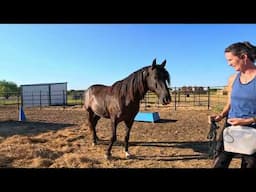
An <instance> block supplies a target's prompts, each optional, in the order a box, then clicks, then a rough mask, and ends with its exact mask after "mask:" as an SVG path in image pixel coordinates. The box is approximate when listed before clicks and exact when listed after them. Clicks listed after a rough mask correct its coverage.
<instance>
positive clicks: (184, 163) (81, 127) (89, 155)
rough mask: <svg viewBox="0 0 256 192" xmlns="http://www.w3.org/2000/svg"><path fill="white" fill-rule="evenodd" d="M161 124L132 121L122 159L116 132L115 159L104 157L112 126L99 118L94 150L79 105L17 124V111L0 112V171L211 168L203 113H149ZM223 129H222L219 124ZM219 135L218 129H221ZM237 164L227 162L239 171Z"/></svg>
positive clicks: (33, 114)
mask: <svg viewBox="0 0 256 192" xmlns="http://www.w3.org/2000/svg"><path fill="white" fill-rule="evenodd" d="M149 110H150V111H155V112H158V113H159V115H160V118H161V120H160V122H156V123H150V122H135V123H134V125H133V127H132V130H131V135H130V147H129V151H130V153H131V154H132V155H133V156H132V158H131V159H126V158H125V154H124V148H123V140H124V131H125V129H124V124H123V123H120V124H119V125H118V128H117V140H118V141H117V142H116V144H115V145H114V146H113V148H112V155H113V158H112V159H111V160H106V159H105V158H104V154H105V150H106V148H107V146H108V140H109V139H110V135H111V128H110V121H109V120H108V119H100V121H99V123H98V125H97V133H98V136H99V137H100V139H101V141H100V143H99V144H98V145H96V146H92V139H91V133H90V130H89V128H88V126H87V122H86V113H85V111H83V110H82V109H81V107H80V106H76V107H67V108H65V109H63V108H58V107H52V108H44V109H42V110H40V109H35V108H31V109H25V110H24V111H25V114H26V118H27V120H26V121H25V122H19V121H18V110H17V107H16V108H11V107H0V167H2V168H3V167H4V168H211V166H212V159H210V158H209V156H208V149H209V147H208V146H209V142H208V140H207V138H206V137H207V134H208V131H209V125H208V123H207V116H208V115H210V114H213V112H212V111H210V110H207V109H193V110H192V109H188V108H184V109H178V110H176V111H175V110H173V109H170V108H161V107H160V108H150V109H149ZM220 126H221V127H222V125H221V124H220ZM219 130H220V129H219ZM239 166H240V159H234V160H233V161H232V162H231V165H230V167H231V168H238V167H239Z"/></svg>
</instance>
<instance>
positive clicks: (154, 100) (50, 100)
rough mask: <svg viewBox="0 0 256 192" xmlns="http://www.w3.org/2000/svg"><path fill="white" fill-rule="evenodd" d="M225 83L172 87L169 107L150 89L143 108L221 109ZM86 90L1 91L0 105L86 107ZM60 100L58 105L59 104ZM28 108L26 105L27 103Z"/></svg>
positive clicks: (225, 93) (143, 100)
mask: <svg viewBox="0 0 256 192" xmlns="http://www.w3.org/2000/svg"><path fill="white" fill-rule="evenodd" d="M225 89H226V87H225V86H215V87H171V88H170V94H171V103H170V104H169V105H167V106H163V105H161V103H160V102H159V99H158V97H157V95H156V94H155V93H153V92H150V91H149V92H147V93H146V95H145V97H144V99H142V100H141V107H142V108H144V109H145V110H149V109H150V108H152V107H157V108H160V107H170V108H171V109H174V110H178V109H179V108H191V107H199V108H202V109H203V108H204V109H208V110H209V109H217V110H218V109H219V108H222V107H223V106H224V105H225V103H226V100H227V91H226V90H225ZM83 97H84V96H83V92H81V91H77V92H76V91H72V92H67V93H66V91H65V92H60V93H55V94H54V95H51V96H50V97H49V95H47V94H46V93H43V92H40V94H38V93H37V94H35V93H30V94H29V95H26V96H24V95H23V98H22V96H21V94H20V93H17V92H11V93H1V92H0V107H6V106H9V107H11V106H12V107H16V108H17V109H18V108H19V106H20V105H24V102H25V103H26V104H29V105H27V106H28V107H39V108H40V109H42V108H43V107H45V106H56V105H57V106H62V107H63V109H65V107H66V106H74V105H78V106H81V107H82V106H83V102H84V99H83ZM56 103H57V104H56ZM25 107H26V106H25Z"/></svg>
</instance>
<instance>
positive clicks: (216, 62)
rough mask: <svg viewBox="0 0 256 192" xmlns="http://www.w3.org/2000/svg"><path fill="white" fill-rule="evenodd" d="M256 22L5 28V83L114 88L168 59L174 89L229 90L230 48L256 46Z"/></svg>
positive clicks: (0, 65)
mask: <svg viewBox="0 0 256 192" xmlns="http://www.w3.org/2000/svg"><path fill="white" fill-rule="evenodd" d="M255 34H256V24H0V80H6V81H12V82H15V83H16V84H17V85H22V84H37V83H58V82H67V83H68V90H70V89H86V88H88V87H89V86H90V85H92V84H96V83H97V84H98V83H100V84H106V85H111V84H113V83H114V82H115V81H117V80H121V79H123V78H125V77H127V76H128V75H129V74H131V73H132V72H134V71H136V70H138V69H140V68H142V67H144V66H148V65H151V63H152V61H153V59H154V58H156V59H157V63H161V62H162V61H163V60H164V59H166V60H167V64H166V68H167V70H168V71H169V73H170V76H171V87H175V86H176V87H181V86H223V85H226V84H227V80H228V77H229V76H230V75H231V74H233V73H235V71H234V70H233V69H232V68H231V67H230V66H228V64H227V62H226V60H225V57H224V49H225V48H226V47H227V46H228V45H230V44H231V43H234V42H238V41H250V42H251V43H252V44H256V36H255Z"/></svg>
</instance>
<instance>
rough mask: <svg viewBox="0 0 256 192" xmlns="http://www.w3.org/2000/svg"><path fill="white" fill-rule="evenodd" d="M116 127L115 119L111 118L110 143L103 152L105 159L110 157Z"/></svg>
mask: <svg viewBox="0 0 256 192" xmlns="http://www.w3.org/2000/svg"><path fill="white" fill-rule="evenodd" d="M116 127H117V123H116V119H111V128H112V137H111V139H110V144H109V146H108V149H107V152H106V154H105V158H106V159H110V157H111V149H112V146H113V144H114V142H115V141H116Z"/></svg>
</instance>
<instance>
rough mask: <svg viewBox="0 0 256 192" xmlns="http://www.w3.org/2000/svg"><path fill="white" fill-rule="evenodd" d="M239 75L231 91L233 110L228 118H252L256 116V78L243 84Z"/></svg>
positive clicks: (231, 109)
mask: <svg viewBox="0 0 256 192" xmlns="http://www.w3.org/2000/svg"><path fill="white" fill-rule="evenodd" d="M240 75H241V73H238V74H237V76H236V78H235V80H234V82H233V87H232V91H231V108H230V110H229V114H228V118H233V117H237V118H250V117H255V116H256V77H254V79H253V80H251V81H250V82H249V83H246V84H242V83H241V82H240Z"/></svg>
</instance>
